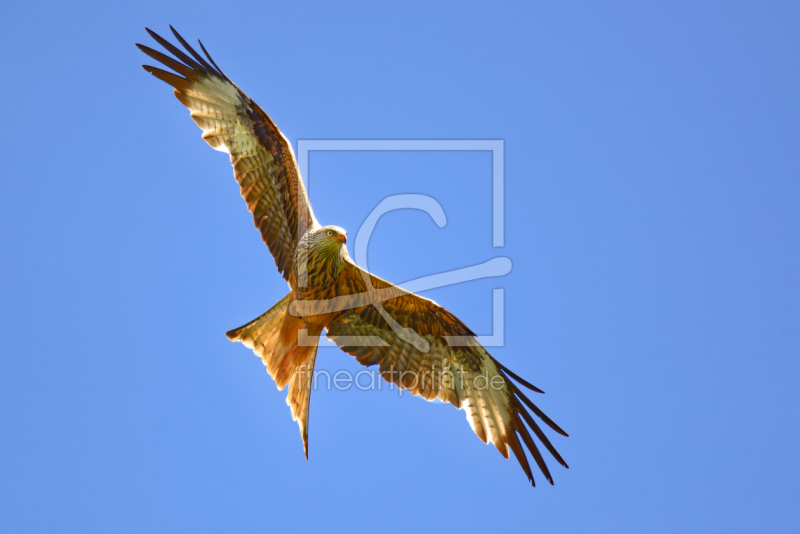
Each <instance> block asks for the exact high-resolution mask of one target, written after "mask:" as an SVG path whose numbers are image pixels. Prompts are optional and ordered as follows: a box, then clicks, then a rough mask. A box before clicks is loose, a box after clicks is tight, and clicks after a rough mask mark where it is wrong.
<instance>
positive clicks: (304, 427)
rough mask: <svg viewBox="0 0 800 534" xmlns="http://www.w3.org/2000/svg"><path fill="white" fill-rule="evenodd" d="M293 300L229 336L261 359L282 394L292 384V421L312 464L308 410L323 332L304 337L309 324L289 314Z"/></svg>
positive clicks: (289, 397) (285, 300) (288, 398)
mask: <svg viewBox="0 0 800 534" xmlns="http://www.w3.org/2000/svg"><path fill="white" fill-rule="evenodd" d="M291 296H292V294H291V293H289V294H288V295H286V296H285V297H284V298H283V299H281V300H280V301H279V302H278V303H277V304H275V305H274V306H273V307H272V308H270V309H269V310H268V311H267V312H266V313H264V314H263V315H260V316H259V317H257V318H256V319H253V320H252V321H250V322H249V323H247V324H246V325H244V326H240V327H239V328H235V329H233V330H231V331H229V332H227V333H226V334H225V335H226V336H228V339H230V340H231V341H240V342H242V343H243V344H244V345H245V346H246V347H249V348H251V349H253V352H255V353H256V354H257V355H259V356H260V357H261V361H262V362H264V365H265V366H266V367H267V372H268V373H269V375H270V376H271V377H272V378H273V380H275V384H276V385H277V386H278V389H279V390H282V389H283V388H284V387H286V385H287V384H289V392H288V394H287V396H286V404H288V405H289V408H290V409H291V411H292V420H293V421H297V423H298V424H299V425H300V436H301V437H302V439H303V451H304V452H305V455H306V460H308V407H309V403H310V401H311V385H312V382H313V378H314V364H315V362H316V359H317V339H318V336H319V332H307V335H305V336H301V335H300V332H299V331H300V329H301V328H305V323H304V322H303V321H302V319H299V318H296V317H293V316H292V315H290V314H289V313H288V312H287V310H288V309H289V304H290V303H291ZM298 342H300V343H302V344H300V343H298Z"/></svg>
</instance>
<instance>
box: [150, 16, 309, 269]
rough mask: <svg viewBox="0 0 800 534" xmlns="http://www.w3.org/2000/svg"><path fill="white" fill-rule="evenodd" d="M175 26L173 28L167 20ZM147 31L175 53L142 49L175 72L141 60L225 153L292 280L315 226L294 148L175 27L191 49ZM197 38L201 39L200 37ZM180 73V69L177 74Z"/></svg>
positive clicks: (271, 247) (264, 235) (279, 262)
mask: <svg viewBox="0 0 800 534" xmlns="http://www.w3.org/2000/svg"><path fill="white" fill-rule="evenodd" d="M170 28H172V26H170ZM147 31H148V33H149V34H150V35H151V36H152V37H153V39H155V40H156V41H157V42H158V43H159V44H161V45H162V46H163V47H164V48H165V49H166V50H168V51H169V52H171V53H172V54H173V56H174V57H170V56H168V55H166V54H162V53H161V52H158V51H156V50H153V49H151V48H149V47H147V46H144V45H141V44H137V45H136V46H138V47H139V49H140V50H141V51H142V52H144V53H145V54H147V55H148V56H150V57H151V58H153V59H155V60H156V61H159V62H160V63H162V64H163V65H165V66H167V67H169V68H170V69H172V70H173V71H175V72H167V71H165V70H162V69H159V68H156V67H151V66H149V65H143V67H144V68H145V70H146V71H147V72H149V73H150V74H152V75H153V76H155V77H156V78H158V79H160V80H163V81H165V82H166V83H168V84H169V85H171V86H172V87H174V88H175V91H174V93H175V96H176V97H177V98H178V100H180V101H181V103H182V104H183V105H184V106H186V107H187V108H189V111H191V116H192V119H194V122H196V123H197V125H198V126H199V127H200V128H201V129H202V130H203V139H205V141H206V142H207V143H208V144H209V145H211V147H212V148H214V149H216V150H219V151H220V152H227V153H228V154H230V157H231V164H232V165H233V174H234V176H235V178H236V181H237V182H238V183H239V186H240V188H241V195H242V198H244V200H245V202H246V203H247V209H248V210H250V213H252V214H253V220H254V222H255V225H256V228H258V229H259V231H260V232H261V237H262V239H263V240H264V242H265V243H266V244H267V246H268V247H269V251H270V253H271V254H272V256H273V257H274V258H275V264H276V265H277V267H278V271H280V272H281V274H283V277H284V279H286V280H289V274H290V273H291V267H292V262H293V260H294V252H295V248H296V247H297V242H298V239H299V238H301V237H302V236H303V234H304V233H305V231H306V230H307V229H309V228H313V227H316V226H318V223H317V221H316V219H315V218H314V213H313V211H312V210H311V204H310V203H309V201H308V195H307V194H306V190H305V187H303V181H302V179H301V178H300V170H299V169H298V167H297V162H296V161H295V157H294V152H293V151H292V146H291V144H289V142H288V141H287V140H286V138H285V137H284V136H283V134H282V133H281V131H280V130H279V129H278V127H277V126H275V123H274V122H272V119H270V117H269V115H267V114H266V113H264V111H263V110H262V109H261V108H260V107H259V106H258V104H256V103H255V102H253V101H252V100H251V99H250V97H248V96H247V95H246V94H244V92H243V91H242V90H241V89H239V88H238V87H236V85H234V84H233V82H231V81H230V80H229V79H228V77H227V76H225V74H223V72H222V70H221V69H220V68H219V67H217V64H216V63H215V62H214V60H213V59H211V56H209V55H208V52H206V50H205V47H203V44H202V43H200V48H201V49H202V50H203V52H204V53H205V54H206V58H207V59H208V61H206V59H204V58H203V57H202V56H200V54H198V53H197V52H196V51H195V50H194V49H193V48H192V47H190V46H189V45H188V43H186V41H184V39H183V38H182V37H181V36H180V35H179V34H178V32H176V31H175V29H174V28H173V29H172V32H173V33H174V34H175V37H176V38H177V40H178V41H179V42H180V43H181V45H183V47H184V48H185V49H186V52H188V54H189V55H191V57H190V56H189V55H187V54H186V53H184V52H182V51H181V50H179V49H178V48H177V47H176V46H174V45H172V44H171V43H170V42H169V41H167V40H166V39H163V38H162V37H161V36H159V35H157V34H156V33H155V32H153V31H151V30H149V29H148V30H147ZM198 42H199V41H198ZM176 73H177V74H176Z"/></svg>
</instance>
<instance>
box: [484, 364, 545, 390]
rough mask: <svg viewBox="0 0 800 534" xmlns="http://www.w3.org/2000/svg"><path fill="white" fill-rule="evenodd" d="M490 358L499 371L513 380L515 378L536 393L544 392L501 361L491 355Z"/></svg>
mask: <svg viewBox="0 0 800 534" xmlns="http://www.w3.org/2000/svg"><path fill="white" fill-rule="evenodd" d="M491 358H492V361H493V362H494V364H495V365H496V366H497V367H498V368H499V369H500V372H502V373H505V374H507V375H508V376H510V377H511V378H513V379H514V380H516V381H517V382H519V383H520V384H522V385H523V386H525V387H526V388H528V389H530V390H531V391H535V392H536V393H544V391H542V390H541V389H539V388H537V387H536V386H534V385H533V384H531V383H530V382H528V381H527V380H525V379H524V378H522V377H521V376H519V375H517V374H516V373H514V372H512V371H511V369H509V368H508V367H506V366H505V365H503V364H502V363H500V362H498V361H497V360H496V359H495V358H494V357H493V356H491Z"/></svg>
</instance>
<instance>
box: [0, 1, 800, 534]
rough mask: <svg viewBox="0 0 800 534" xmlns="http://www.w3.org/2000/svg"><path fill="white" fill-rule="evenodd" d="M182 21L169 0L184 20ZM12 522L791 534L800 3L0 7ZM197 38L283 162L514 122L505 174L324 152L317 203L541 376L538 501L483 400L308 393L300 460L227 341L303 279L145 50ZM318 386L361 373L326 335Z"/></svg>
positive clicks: (5, 483) (4, 437)
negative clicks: (420, 199) (499, 322)
mask: <svg viewBox="0 0 800 534" xmlns="http://www.w3.org/2000/svg"><path fill="white" fill-rule="evenodd" d="M166 4H168V5H166ZM0 14H2V18H3V20H4V22H5V25H4V31H3V32H2V34H0V43H2V46H3V50H4V51H5V54H4V69H3V76H2V77H0V88H1V89H0V90H1V91H2V95H3V99H2V103H0V120H2V124H3V126H4V127H3V128H2V129H1V130H0V144H1V145H0V146H2V147H3V149H2V162H3V163H2V164H3V173H2V174H3V177H4V179H3V188H2V190H3V194H2V195H0V206H1V207H2V209H0V243H1V244H2V248H3V254H2V260H3V261H2V262H0V335H1V336H2V340H3V348H2V353H1V355H2V359H0V365H1V366H2V367H1V368H0V421H2V432H0V457H1V458H2V462H0V503H2V504H0V524H3V525H4V530H5V531H8V532H53V531H58V532H82V533H84V532H110V531H112V532H143V531H156V532H168V531H192V532H263V531H265V530H266V531H278V530H281V529H297V528H301V529H302V530H304V531H310V532H311V531H324V532H351V531H354V530H355V531H365V530H368V529H369V530H373V529H374V530H377V529H380V530H381V531H383V532H408V531H409V529H414V530H425V531H428V530H430V531H435V530H440V531H443V530H447V531H451V530H452V531H487V530H491V531H509V530H513V531H528V530H536V531H539V532H579V533H585V532H620V531H635V532H674V531H681V532H709V531H723V530H724V531H726V532H751V531H754V530H757V531H769V532H796V531H797V530H798V528H800V512H798V509H797V506H796V504H797V497H798V490H797V478H798V475H800V460H798V456H797V450H798V447H800V426H799V425H798V415H800V414H799V413H798V412H799V411H800V393H799V392H798V388H797V380H798V376H799V375H800V362H798V355H799V354H800V305H799V304H798V302H800V300H799V299H798V297H799V296H800V291H799V290H798V282H800V276H799V274H800V238H798V235H800V233H799V232H798V230H799V229H800V228H799V226H798V215H797V209H798V205H799V204H800V180H798V178H799V177H800V150H798V141H800V135H798V134H800V104H799V102H800V101H798V94H800V74H798V72H799V71H798V68H797V67H798V65H800V33H798V27H800V9H798V7H797V5H796V4H793V3H790V2H759V3H756V2H750V3H746V2H726V3H721V2H699V1H691V2H660V3H654V2H648V3H642V2H604V3H590V2H562V3H558V5H555V3H542V2H536V3H522V2H520V3H504V2H492V3H489V4H487V3H485V2H481V3H477V2H474V3H465V2H459V3H455V2H450V3H442V2H402V3H380V4H377V3H375V4H368V3H336V4H334V3H327V2H316V3H311V2H304V3H291V4H290V3H288V2H285V3H277V2H246V1H242V2H236V3H229V4H226V3H220V2H204V1H193V2H170V3H164V2H135V3H134V5H122V4H119V3H116V2H114V3H110V2H109V3H101V2H87V3H80V4H77V5H70V6H67V5H65V4H64V3H42V2H28V3H17V4H16V5H14V6H9V5H6V6H4V7H2V8H0ZM170 23H171V24H173V25H174V26H175V27H176V28H177V29H178V30H179V31H181V32H182V34H183V35H184V37H186V38H187V39H188V40H189V41H191V42H193V41H194V39H196V38H198V37H199V38H201V39H202V40H203V42H204V44H205V45H206V47H207V48H208V50H209V51H210V52H211V54H212V55H213V56H214V58H215V60H216V61H217V63H218V64H219V65H220V66H221V67H222V69H223V70H225V72H226V73H227V74H228V75H229V76H230V77H231V79H233V81H234V82H236V83H237V84H238V85H239V86H240V87H242V88H243V89H244V90H245V91H246V92H247V93H248V94H249V95H250V96H251V97H252V98H253V99H254V100H256V101H257V102H258V103H259V104H260V105H261V106H262V107H263V108H264V109H265V110H266V111H267V112H268V113H270V114H271V116H272V117H273V118H274V119H275V121H276V122H277V123H278V125H279V126H280V127H281V128H282V129H283V131H284V132H285V134H286V135H287V136H288V138H289V139H290V140H291V141H292V143H295V144H296V142H297V140H298V139H502V140H504V142H505V210H506V222H505V237H506V246H505V247H503V248H501V249H495V248H493V247H492V246H491V157H490V156H489V154H488V153H485V152H474V153H456V152H441V153H386V152H380V153H364V152H350V153H339V152H318V153H313V154H312V155H311V159H310V172H311V182H312V183H311V188H310V195H311V201H312V204H313V206H314V209H315V212H316V215H317V217H318V218H319V220H320V221H321V222H322V223H323V224H337V225H339V226H342V227H344V228H346V229H347V230H348V231H350V232H351V233H353V234H354V233H355V231H357V229H358V228H359V226H360V225H361V223H362V222H363V221H364V219H365V218H366V216H367V215H368V214H369V213H370V211H371V210H372V209H373V208H374V207H375V206H376V205H377V204H378V203H379V202H380V200H381V199H383V198H385V197H386V196H388V195H392V194H397V193H422V194H427V195H431V196H433V197H434V198H436V199H437V200H438V201H439V202H440V203H441V205H442V206H443V208H444V210H445V213H446V214H447V218H448V223H447V226H445V227H444V228H441V229H440V228H438V227H436V225H435V224H434V223H433V222H432V221H431V220H430V218H429V217H428V216H427V215H425V214H424V213H422V212H418V211H408V210H407V211H398V212H393V213H390V214H388V215H386V216H385V217H384V218H383V219H382V220H381V222H380V223H379V224H378V227H377V229H376V231H375V234H374V235H373V237H372V243H371V246H370V249H369V267H370V269H371V270H372V271H373V272H375V273H376V274H378V275H379V276H382V277H384V278H387V279H389V280H392V281H395V282H403V281H406V280H410V279H412V278H416V277H419V276H423V275H428V274H435V273H438V272H442V271H446V270H450V269H453V268H458V267H466V266H469V265H474V264H476V263H481V262H484V261H486V260H488V259H491V258H493V257H496V256H498V255H502V256H507V257H509V258H510V259H511V260H512V262H513V270H512V271H511V273H510V274H508V275H507V276H505V277H502V278H496V279H485V280H478V281H474V282H469V283H464V284H460V285H456V286H450V287H445V288H439V289H436V290H433V291H430V292H427V293H426V296H428V297H430V298H433V299H435V300H437V301H438V302H439V303H441V304H442V305H444V306H445V307H447V308H448V309H450V310H451V311H453V312H454V313H455V314H456V315H458V316H459V317H461V318H462V319H463V320H464V321H465V322H466V323H467V324H468V325H469V326H471V327H472V328H473V330H476V331H478V332H479V333H488V332H489V331H491V327H492V317H491V294H492V289H493V288H497V287H502V288H504V291H505V346H504V347H499V348H495V349H493V350H492V352H493V354H494V355H495V356H496V357H497V358H498V359H499V360H500V361H502V362H504V363H505V364H506V365H507V366H508V367H510V368H511V369H512V370H514V371H515V372H517V373H518V374H520V375H522V376H524V377H526V378H528V379H530V381H532V382H533V383H534V384H536V385H537V386H539V387H541V388H542V389H544V390H545V391H547V395H544V396H538V397H537V398H536V400H537V401H538V403H539V405H540V406H541V407H542V408H543V409H544V411H545V412H546V413H548V414H549V415H550V416H551V417H553V419H554V420H555V421H556V422H557V423H559V424H560V425H561V426H562V427H563V428H564V429H565V430H566V431H567V432H569V433H570V435H571V437H570V438H563V437H561V436H557V435H554V434H553V433H550V435H551V437H552V439H553V442H554V444H555V445H556V447H557V448H558V449H559V451H560V452H561V453H562V455H563V456H564V457H565V459H566V460H567V462H568V463H569V464H570V467H571V469H570V470H569V471H566V470H564V469H562V468H560V467H559V466H558V465H557V464H556V463H555V462H554V461H552V460H551V461H550V462H549V464H550V467H551V470H552V472H553V475H554V478H555V482H556V485H555V487H550V486H549V485H545V484H544V482H543V480H542V477H541V476H539V477H538V487H537V488H536V489H531V488H530V487H529V486H528V485H527V483H526V480H525V477H524V475H523V474H522V472H521V471H520V469H519V467H518V466H517V465H516V464H515V463H514V462H513V460H512V461H505V460H503V458H502V457H501V456H500V455H499V454H497V452H496V451H495V450H494V449H493V448H492V447H491V446H487V445H483V444H482V443H481V442H480V441H479V440H478V439H477V438H476V437H475V436H474V435H473V434H472V431H471V430H470V428H469V425H468V424H467V422H466V420H465V417H464V414H463V412H458V411H456V410H454V409H452V407H450V406H445V405H441V404H431V403H427V402H425V401H422V400H420V399H416V398H410V397H409V396H408V395H407V394H406V395H403V396H399V395H398V393H397V391H390V390H386V389H384V390H381V391H359V390H357V389H351V390H348V391H336V390H332V391H325V390H318V391H315V392H314V394H313V395H312V402H311V417H310V451H309V452H310V461H309V462H306V461H305V459H304V458H303V453H302V445H301V442H300V438H299V435H298V430H297V426H296V424H295V423H294V422H292V421H291V418H290V416H289V411H288V408H287V406H286V404H285V402H284V398H285V391H284V392H279V391H277V390H276V388H275V386H274V384H273V383H272V381H271V380H270V379H269V377H268V375H267V374H266V372H265V370H264V368H263V365H262V364H261V362H260V361H259V360H258V358H256V357H254V356H253V354H252V353H251V352H250V351H249V350H247V349H246V348H244V347H243V346H242V345H239V344H233V343H230V342H229V341H228V340H227V339H226V338H225V336H224V332H225V331H226V330H228V329H231V328H234V327H236V326H239V325H241V324H243V323H245V322H247V321H249V320H251V319H252V318H254V317H255V316H257V315H259V314H260V313H262V312H263V311H264V310H266V309H267V308H269V307H270V306H271V305H272V304H273V303H274V302H275V301H276V300H278V299H279V298H280V297H282V296H283V295H284V294H285V293H286V291H287V288H286V285H285V283H284V282H283V281H282V280H281V278H280V276H279V275H278V274H277V273H276V271H275V269H274V264H273V261H272V259H271V257H270V256H269V253H268V251H267V249H266V247H264V246H263V245H262V243H261V241H260V239H259V236H258V233H257V231H256V230H255V229H254V228H253V227H252V222H251V218H250V215H249V214H248V213H247V211H246V209H245V207H244V204H243V202H242V201H241V199H240V198H239V196H238V189H237V186H236V184H235V182H234V180H233V178H232V173H231V170H230V166H229V164H228V161H227V158H226V156H224V155H222V154H220V153H217V152H215V151H213V150H211V149H210V148H209V147H208V146H206V145H205V143H204V142H203V141H202V140H201V138H200V131H199V130H198V129H197V127H196V126H195V125H194V124H193V122H192V121H191V120H190V119H189V117H188V112H187V111H186V110H185V109H184V108H183V107H182V106H181V105H180V104H179V102H178V101H177V100H176V99H175V98H174V97H173V96H172V95H171V94H170V93H171V91H170V88H168V87H167V86H166V85H165V84H163V83H161V82H159V81H158V80H156V79H154V78H152V77H150V76H149V75H147V74H146V73H145V72H144V71H143V70H142V69H141V67H140V65H141V64H142V63H143V62H145V60H146V59H147V58H146V57H145V56H144V55H143V54H141V52H139V51H138V50H137V49H136V48H135V47H134V43H135V42H141V43H144V44H148V45H150V44H151V40H150V38H149V37H148V35H147V34H146V33H145V31H144V26H149V27H151V28H152V29H154V30H156V31H158V32H160V33H162V34H166V33H167V32H168V26H167V25H168V24H170ZM318 368H322V369H327V370H329V371H330V372H335V371H336V370H350V371H351V372H356V371H358V370H359V366H358V364H357V363H356V362H355V361H354V360H353V359H352V358H351V357H349V356H347V355H345V354H344V353H341V352H339V351H338V350H336V349H333V348H327V349H322V350H321V352H320V356H319V359H318Z"/></svg>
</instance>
